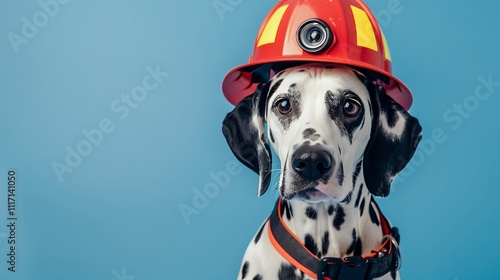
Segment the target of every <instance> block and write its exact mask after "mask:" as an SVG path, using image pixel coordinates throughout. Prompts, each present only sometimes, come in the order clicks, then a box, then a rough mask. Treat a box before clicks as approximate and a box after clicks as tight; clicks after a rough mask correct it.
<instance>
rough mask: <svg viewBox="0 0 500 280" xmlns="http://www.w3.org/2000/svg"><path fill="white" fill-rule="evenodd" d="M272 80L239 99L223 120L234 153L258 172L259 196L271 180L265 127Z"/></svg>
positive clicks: (224, 130) (227, 138) (225, 135)
mask: <svg viewBox="0 0 500 280" xmlns="http://www.w3.org/2000/svg"><path fill="white" fill-rule="evenodd" d="M269 84H270V83H267V84H261V85H259V86H258V87H257V90H256V91H255V93H254V94H252V95H250V96H247V97H246V98H245V99H243V100H242V101H240V102H239V103H238V104H237V105H236V107H235V108H234V110H233V111H231V112H230V113H229V114H227V116H226V118H225V119H224V121H223V123H222V133H223V134H224V137H226V141H227V143H228V145H229V147H230V148H231V151H233V154H234V155H235V156H236V157H237V158H238V160H239V161H240V162H241V163H243V164H244V165H246V166H247V167H248V168H250V169H252V170H253V171H254V172H256V173H257V174H259V192H258V195H259V196H261V195H263V194H264V193H265V192H266V191H267V189H268V187H269V183H270V181H271V164H272V159H271V150H270V148H269V144H268V142H267V140H266V136H265V131H264V118H265V110H266V101H267V93H268V92H269Z"/></svg>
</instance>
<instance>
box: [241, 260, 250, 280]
mask: <svg viewBox="0 0 500 280" xmlns="http://www.w3.org/2000/svg"><path fill="white" fill-rule="evenodd" d="M249 266H250V264H249V263H248V262H245V263H244V264H243V267H242V268H241V279H245V277H246V276H247V273H248V267H249Z"/></svg>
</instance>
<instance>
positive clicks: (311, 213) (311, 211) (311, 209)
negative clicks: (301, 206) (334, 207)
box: [306, 207, 317, 220]
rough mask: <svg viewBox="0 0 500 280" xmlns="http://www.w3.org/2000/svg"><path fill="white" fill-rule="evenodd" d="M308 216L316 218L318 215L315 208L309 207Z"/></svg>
mask: <svg viewBox="0 0 500 280" xmlns="http://www.w3.org/2000/svg"><path fill="white" fill-rule="evenodd" d="M306 216H307V217H308V218H309V219H312V220H316V216H317V213H316V210H314V208H312V207H307V209H306Z"/></svg>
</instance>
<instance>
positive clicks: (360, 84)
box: [223, 64, 421, 202]
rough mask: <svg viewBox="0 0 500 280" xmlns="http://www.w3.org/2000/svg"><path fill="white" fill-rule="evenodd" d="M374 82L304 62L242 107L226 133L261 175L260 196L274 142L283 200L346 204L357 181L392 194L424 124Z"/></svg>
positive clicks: (227, 122)
mask: <svg viewBox="0 0 500 280" xmlns="http://www.w3.org/2000/svg"><path fill="white" fill-rule="evenodd" d="M375 81H376V80H375V79H373V78H370V77H368V76H367V75H365V74H362V73H360V72H358V71H356V70H354V69H351V68H347V67H343V66H338V67H331V66H328V67H327V66H325V65H317V64H315V65H309V66H307V65H303V66H298V67H294V68H288V69H285V70H283V71H281V72H280V73H278V74H277V75H275V76H274V78H273V79H272V80H271V81H269V82H268V83H266V84H264V85H261V86H260V87H258V89H257V91H256V92H255V93H254V94H253V95H252V96H249V97H247V98H245V99H244V100H243V101H241V102H240V103H239V104H237V106H236V107H235V109H234V110H233V111H232V112H231V113H229V114H228V115H227V116H226V118H225V120H224V123H223V133H224V135H225V137H226V140H227V141H228V144H229V146H230V147H231V149H232V151H233V153H234V154H235V155H236V157H237V158H238V159H239V160H240V161H241V162H242V163H244V164H245V165H246V166H248V167H249V168H251V169H252V170H254V171H255V172H257V173H259V175H260V180H259V195H262V194H263V193H264V192H265V191H266V190H267V188H268V186H269V182H270V174H271V156H270V148H269V145H268V143H269V142H270V143H271V146H272V147H273V149H274V151H275V152H276V154H277V155H278V156H279V158H280V162H281V168H280V169H281V174H280V182H279V190H280V194H281V195H282V196H283V197H284V198H285V199H301V200H306V201H309V202H317V201H324V200H334V201H336V202H343V201H345V200H346V199H347V197H348V196H349V195H350V194H351V192H352V190H353V188H354V184H353V181H354V180H355V179H356V178H357V177H358V176H363V177H364V179H365V182H366V185H367V187H368V189H369V190H370V192H372V193H373V194H374V195H378V196H387V195H388V194H389V190H390V184H391V182H392V180H393V179H394V177H395V176H396V175H397V173H398V172H399V171H401V170H402V169H403V168H404V166H405V165H406V163H407V162H408V161H409V160H410V158H411V157H412V155H413V153H414V151H415V149H416V147H417V144H418V142H419V141H420V138H421V127H420V125H419V124H418V121H417V120H416V119H415V118H413V117H411V116H410V115H409V114H408V113H407V112H406V110H404V109H403V108H402V107H401V106H400V105H399V104H397V103H396V102H394V101H393V100H392V99H391V98H389V97H388V96H387V95H386V94H385V92H384V90H383V87H382V86H380V85H378V84H376V83H375ZM266 122H267V128H268V129H267V139H266V137H265V131H264V127H265V126H264V124H265V123H266ZM268 139H269V141H268ZM362 171H364V172H362Z"/></svg>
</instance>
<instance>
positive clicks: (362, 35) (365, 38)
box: [351, 5, 378, 51]
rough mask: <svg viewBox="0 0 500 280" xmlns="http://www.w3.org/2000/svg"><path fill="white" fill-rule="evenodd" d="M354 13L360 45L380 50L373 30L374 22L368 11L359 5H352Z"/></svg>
mask: <svg viewBox="0 0 500 280" xmlns="http://www.w3.org/2000/svg"><path fill="white" fill-rule="evenodd" d="M351 10H352V15H353V16H354V23H355V24H356V36H357V44H358V46H360V47H365V48H369V49H372V50H374V51H378V44H377V38H376V37H375V32H374V31H373V26H372V23H371V22H370V18H368V15H367V14H366V12H365V11H364V10H362V9H360V8H358V7H355V6H352V5H351Z"/></svg>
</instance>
